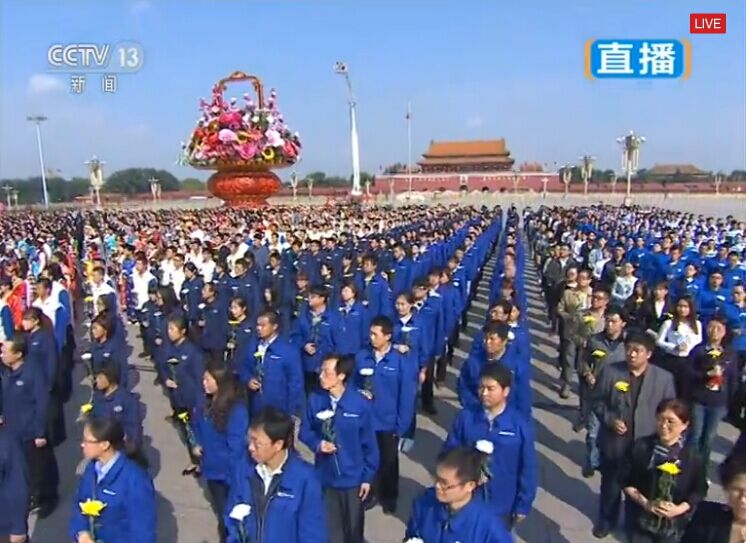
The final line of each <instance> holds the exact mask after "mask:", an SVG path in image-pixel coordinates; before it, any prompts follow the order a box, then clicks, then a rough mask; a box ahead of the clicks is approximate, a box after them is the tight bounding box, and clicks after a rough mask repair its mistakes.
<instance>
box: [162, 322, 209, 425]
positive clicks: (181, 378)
mask: <svg viewBox="0 0 746 543" xmlns="http://www.w3.org/2000/svg"><path fill="white" fill-rule="evenodd" d="M187 332H188V330H187V320H186V317H184V316H183V315H181V314H173V315H171V316H170V317H169V318H168V337H169V339H170V341H171V349H170V350H169V353H168V359H167V362H166V364H167V368H166V372H167V373H166V374H165V375H163V376H161V380H162V381H163V384H164V385H165V386H166V388H167V389H168V390H169V398H170V400H171V407H172V409H173V414H172V417H173V416H175V415H178V414H179V413H182V412H184V411H188V412H191V411H192V410H193V409H195V408H196V407H197V406H198V405H199V403H200V400H201V398H202V392H201V389H202V386H201V383H202V375H203V374H204V372H205V360H204V355H203V353H202V351H201V350H200V349H198V348H197V347H196V346H195V345H194V344H193V343H192V342H191V341H189V339H187Z"/></svg>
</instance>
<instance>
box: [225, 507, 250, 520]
mask: <svg viewBox="0 0 746 543" xmlns="http://www.w3.org/2000/svg"><path fill="white" fill-rule="evenodd" d="M250 514H251V506H250V505H248V504H246V503H237V504H236V505H234V506H233V509H231V514H230V515H229V516H230V518H232V519H234V520H237V521H238V522H243V519H245V518H246V517H248V516H249V515H250Z"/></svg>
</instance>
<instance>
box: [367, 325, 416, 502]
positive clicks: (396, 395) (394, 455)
mask: <svg viewBox="0 0 746 543" xmlns="http://www.w3.org/2000/svg"><path fill="white" fill-rule="evenodd" d="M392 336H393V325H392V324H391V320H390V319H389V318H388V317H376V318H375V319H373V322H371V325H370V347H368V348H365V349H363V350H362V351H360V352H359V353H358V354H357V355H356V357H355V368H356V370H357V373H356V374H355V378H356V386H357V387H358V388H359V389H360V390H362V391H363V394H365V395H366V396H367V397H368V398H370V399H371V400H372V401H373V429H374V430H375V431H376V439H377V441H378V451H379V454H380V464H379V468H378V474H377V475H376V481H375V495H376V497H377V499H378V501H379V502H380V504H381V506H382V508H383V512H384V514H388V515H391V514H394V513H395V512H396V506H397V503H396V502H397V500H398V499H399V438H400V437H401V436H403V435H404V433H405V432H406V431H407V429H408V428H409V426H410V424H411V422H412V417H414V405H415V395H416V394H417V385H416V380H415V379H413V372H412V371H411V368H409V367H408V361H407V357H406V356H404V355H402V354H401V353H400V352H399V351H397V350H396V349H394V347H393V344H392Z"/></svg>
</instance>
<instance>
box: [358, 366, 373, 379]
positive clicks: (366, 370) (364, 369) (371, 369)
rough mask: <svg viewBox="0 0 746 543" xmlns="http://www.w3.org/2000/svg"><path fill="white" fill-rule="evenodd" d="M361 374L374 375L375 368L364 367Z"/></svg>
mask: <svg viewBox="0 0 746 543" xmlns="http://www.w3.org/2000/svg"><path fill="white" fill-rule="evenodd" d="M360 375H362V376H363V377H370V376H371V375H373V368H363V369H361V370H360Z"/></svg>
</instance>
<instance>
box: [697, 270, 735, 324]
mask: <svg viewBox="0 0 746 543" xmlns="http://www.w3.org/2000/svg"><path fill="white" fill-rule="evenodd" d="M723 282H724V276H723V271H722V270H721V269H719V268H717V269H714V270H712V271H711V272H710V273H709V276H708V280H707V287H706V288H703V289H701V290H700V291H699V295H698V296H697V306H698V308H699V313H700V316H701V317H702V320H703V321H705V322H707V321H708V320H710V318H712V317H713V316H715V314H716V313H719V312H722V311H723V309H724V308H725V304H726V303H727V302H728V300H730V298H731V292H730V290H728V289H727V288H725V287H724V286H723Z"/></svg>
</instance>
